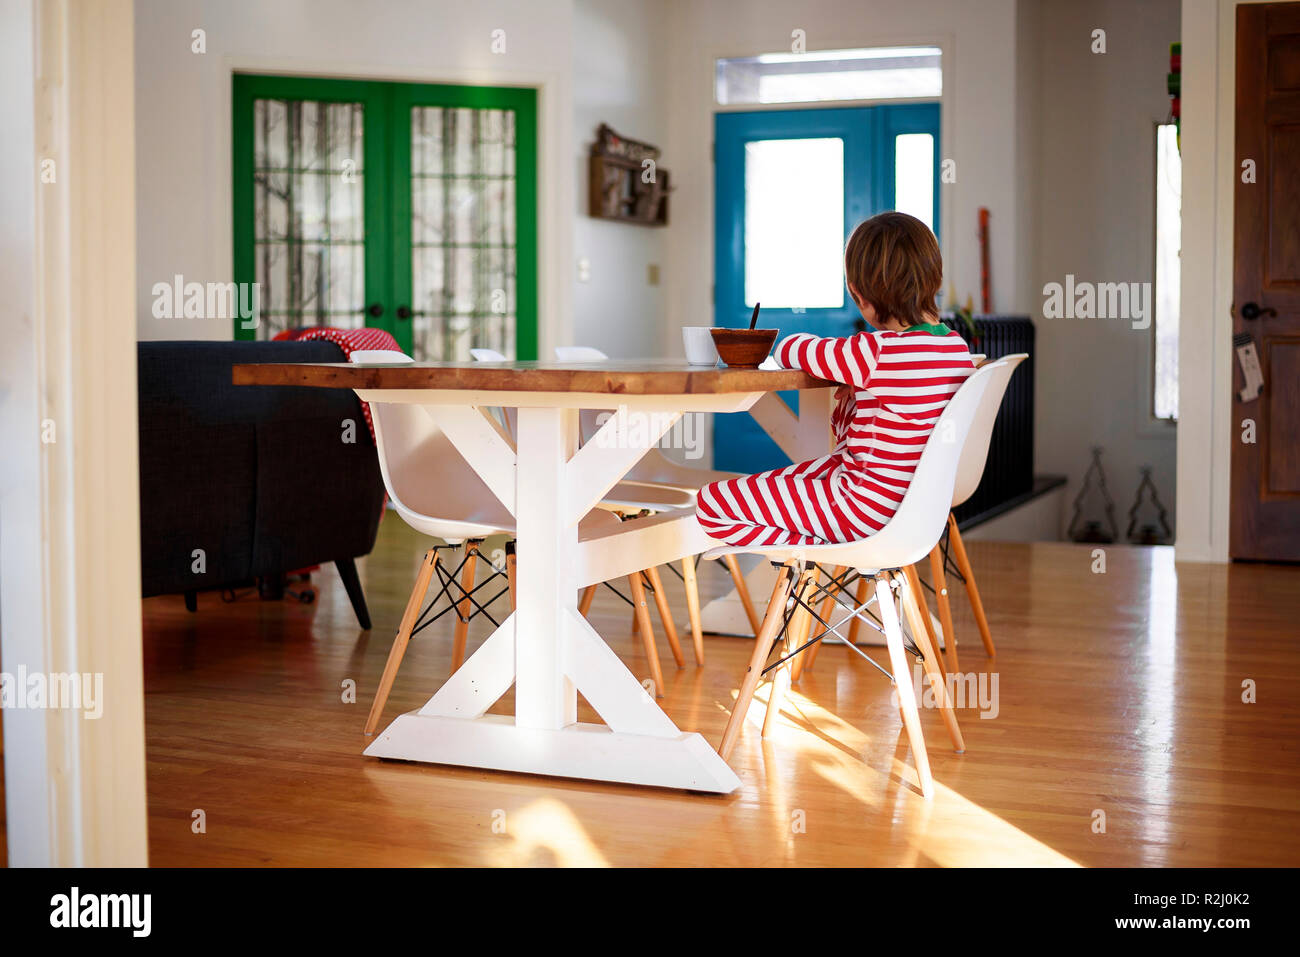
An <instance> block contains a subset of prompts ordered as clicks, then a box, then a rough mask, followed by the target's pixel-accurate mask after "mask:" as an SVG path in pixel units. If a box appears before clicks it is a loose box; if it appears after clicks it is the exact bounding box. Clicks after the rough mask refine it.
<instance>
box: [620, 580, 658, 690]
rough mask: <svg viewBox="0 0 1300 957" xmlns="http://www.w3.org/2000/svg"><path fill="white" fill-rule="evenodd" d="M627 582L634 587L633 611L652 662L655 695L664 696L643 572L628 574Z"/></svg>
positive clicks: (648, 658) (651, 677)
mask: <svg viewBox="0 0 1300 957" xmlns="http://www.w3.org/2000/svg"><path fill="white" fill-rule="evenodd" d="M627 584H628V587H629V588H630V589H632V611H633V612H634V613H635V615H636V620H637V622H638V624H639V625H640V626H641V627H640V634H641V644H642V645H643V646H644V648H645V656H646V659H647V660H648V661H649V662H650V680H652V681H653V682H654V683H655V697H656V698H662V697H663V696H664V673H663V670H662V669H661V668H660V667H659V649H658V648H656V647H655V633H654V629H652V628H651V627H650V609H649V608H648V607H647V606H646V603H645V586H644V585H642V584H641V573H640V572H637V573H636V574H634V575H628V576H627Z"/></svg>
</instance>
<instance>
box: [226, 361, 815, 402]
mask: <svg viewBox="0 0 1300 957" xmlns="http://www.w3.org/2000/svg"><path fill="white" fill-rule="evenodd" d="M232 379H233V382H234V384H235V385H292V386H317V387H321V388H330V389H442V390H463V391H484V392H595V393H602V394H606V393H607V394H611V395H719V394H733V393H746V392H775V391H778V390H782V389H818V388H827V387H830V386H834V385H836V383H834V382H827V381H825V380H824V379H818V378H816V377H814V376H811V375H809V374H808V373H806V372H803V371H801V370H799V369H774V370H767V369H762V370H760V369H727V368H709V367H704V366H691V365H687V364H686V363H685V362H682V361H680V360H672V359H667V360H663V359H608V360H605V361H602V362H537V361H533V362H413V363H406V364H400V365H371V364H366V365H352V364H350V363H346V362H336V363H269V362H268V363H245V364H241V365H236V366H234V369H233V376H232Z"/></svg>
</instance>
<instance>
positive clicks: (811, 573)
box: [763, 568, 817, 738]
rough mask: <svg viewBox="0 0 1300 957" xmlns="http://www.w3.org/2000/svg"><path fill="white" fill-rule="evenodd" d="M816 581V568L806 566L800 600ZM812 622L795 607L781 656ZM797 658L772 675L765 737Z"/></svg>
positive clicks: (799, 640) (800, 639)
mask: <svg viewBox="0 0 1300 957" xmlns="http://www.w3.org/2000/svg"><path fill="white" fill-rule="evenodd" d="M816 581H817V569H816V568H808V569H806V570H805V571H804V573H803V574H802V575H800V576H799V584H798V586H797V587H798V590H797V591H796V592H795V594H797V595H798V596H799V598H800V600H802V601H805V602H806V601H807V600H808V596H809V594H810V593H811V591H812V586H813V583H814V582H816ZM811 622H812V615H810V614H808V611H807V609H805V608H804V607H803V606H802V605H800V606H798V607H796V608H795V611H794V614H793V615H791V616H790V624H789V625H787V626H786V629H785V647H784V650H783V651H782V652H781V654H782V655H783V656H785V655H789V654H791V653H792V652H793V651H794V650H795V649H796V648H798V647H799V646H800V645H801V644H803V642H804V641H805V640H806V639H805V636H806V635H807V634H808V625H809V624H810V623H811ZM798 660H799V659H798V658H795V659H793V660H791V661H787V662H786V663H785V664H783V665H782V666H781V667H780V668H777V669H776V673H775V674H773V675H772V690H771V692H770V693H769V695H768V698H767V711H766V712H765V713H764V714H763V737H765V738H766V737H767V735H768V732H769V731H771V730H772V728H773V726H774V725H775V724H776V718H777V716H778V715H779V714H780V713H781V708H782V707H783V706H784V705H785V696H786V694H787V693H788V692H789V690H790V683H791V682H792V681H793V680H794V678H793V675H794V666H795V664H796V662H798Z"/></svg>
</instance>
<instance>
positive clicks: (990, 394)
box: [803, 352, 1029, 674]
mask: <svg viewBox="0 0 1300 957" xmlns="http://www.w3.org/2000/svg"><path fill="white" fill-rule="evenodd" d="M971 358H972V359H973V360H975V364H976V365H977V366H979V365H980V364H981V363H982V362H984V359H985V357H984V356H983V355H972V356H971ZM1028 358H1029V354H1028V353H1025V352H1018V353H1015V354H1013V355H1008V356H1002V357H1001V358H1000V359H998V360H996V361H995V362H990V363H987V365H988V366H989V367H990V368H993V372H992V378H990V380H989V385H988V387H987V389H986V390H985V392H984V395H983V397H982V398H981V400H980V405H979V409H978V411H977V412H976V413H975V419H974V420H973V421H972V423H971V429H970V434H969V435H968V436H967V437H966V443H965V444H964V445H963V446H962V453H961V459H960V461H959V462H958V465H957V479H956V483H955V485H954V487H953V497H952V507H953V508H956V507H957V506H958V505H961V504H962V503H963V502H965V501H966V500H967V499H969V498H970V497H971V496H972V495H974V494H975V490H976V489H977V488H978V487H979V484H980V480H981V479H982V478H983V477H984V466H985V464H986V463H987V461H988V455H989V443H990V441H991V440H992V438H993V426H994V425H995V424H996V422H997V417H998V410H999V409H1001V407H1002V398H1003V396H1005V395H1006V391H1007V386H1008V384H1009V383H1010V381H1011V375H1012V373H1014V372H1015V371H1016V367H1017V366H1019V365H1020V363H1022V362H1024V361H1025V360H1026V359H1028ZM949 546H951V548H952V551H953V558H955V559H956V565H957V567H956V572H957V574H958V576H959V577H960V578H961V580H962V581H963V582H964V583H965V584H966V594H967V597H968V598H969V599H970V603H971V610H972V611H973V612H974V614H975V622H976V624H977V625H978V626H979V630H980V637H981V639H982V640H983V642H984V650H985V651H986V652H987V653H988V655H989V656H990V657H991V656H992V655H994V654H995V651H994V648H993V638H992V636H991V635H990V634H989V626H988V621H987V619H986V618H985V615H984V605H983V603H982V602H981V600H980V594H979V589H978V588H977V587H976V585H975V573H974V572H973V571H972V569H971V564H970V560H969V558H967V556H966V548H965V546H964V545H963V544H962V540H961V532H960V531H959V530H958V528H957V520H956V517H955V516H953V515H952V514H951V513H950V514H949V515H948V526H947V528H946V530H945V533H944V536H941V538H940V540H939V542H938V543H936V544H935V547H934V548H933V549H931V551H930V578H931V580H932V584H930V585H926V584H925V583H923V582H921V580H920V576H919V575H918V574H917V570H916V566H914V565H913V566H909V567H908V568H905V569H904V570H903V573H904V574H905V575H906V576H907V578H908V579H909V581H910V582H911V583H912V585H913V588H914V589H915V588H916V587H918V586H920V587H926V588H929V589H930V590H931V591H933V592H934V594H935V599H936V603H937V604H938V606H939V624H940V627H941V628H942V634H941V635H940V634H936V632H935V631H934V628H933V623H932V619H931V617H930V612H929V609H928V608H927V607H926V603H925V599H924V597H923V596H922V595H921V594H920V593H919V592H918V599H917V600H918V603H919V604H920V606H921V611H922V623H923V624H924V625H925V626H926V632H927V635H928V637H929V638H930V640H931V641H932V642H934V643H935V645H936V647H938V645H939V640H940V638H942V642H943V651H944V654H945V655H946V657H947V670H948V671H949V672H950V673H953V674H956V673H958V671H959V664H958V660H957V634H956V631H955V630H954V628H953V623H952V606H951V604H950V603H949V596H948V580H947V576H946V575H945V571H944V570H945V567H947V566H948V564H949V557H948V547H949ZM839 578H840V575H839V574H838V570H837V572H836V573H834V574H832V576H831V579H832V582H834V581H836V580H838V579H839ZM867 583H868V580H867V579H865V578H863V579H860V580H859V584H858V590H857V594H856V596H855V601H856V602H857V603H858V604H859V605H861V604H863V603H864V602H865V601H866V600H867V594H866V589H867ZM831 607H832V599H831V597H830V596H829V595H827V598H826V603H825V605H824V607H823V611H822V612H821V615H822V617H823V618H824V617H826V615H827V613H828V611H829V610H830V608H831ZM859 624H860V622H859V620H858V619H854V620H853V622H852V623H851V625H850V626H849V635H848V640H849V641H850V642H856V641H857V637H858V626H859ZM820 647H821V646H820V645H814V646H813V647H812V648H810V649H809V651H808V654H807V656H806V658H807V661H805V662H804V666H803V667H804V670H811V668H812V666H813V663H814V662H815V661H816V659H817V651H818V649H819V648H820Z"/></svg>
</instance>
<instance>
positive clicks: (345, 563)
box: [334, 558, 370, 631]
mask: <svg viewBox="0 0 1300 957" xmlns="http://www.w3.org/2000/svg"><path fill="white" fill-rule="evenodd" d="M334 567H335V568H337V569H338V570H339V578H341V579H343V587H344V589H346V590H347V593H348V601H350V602H352V611H353V612H354V613H355V614H356V616H357V624H358V625H360V626H361V630H362V631H369V630H370V610H369V609H368V608H366V594H365V592H363V591H362V590H361V579H360V578H359V577H358V576H357V563H356V559H353V558H340V559H339V560H338V561H336V562H335V563H334Z"/></svg>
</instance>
